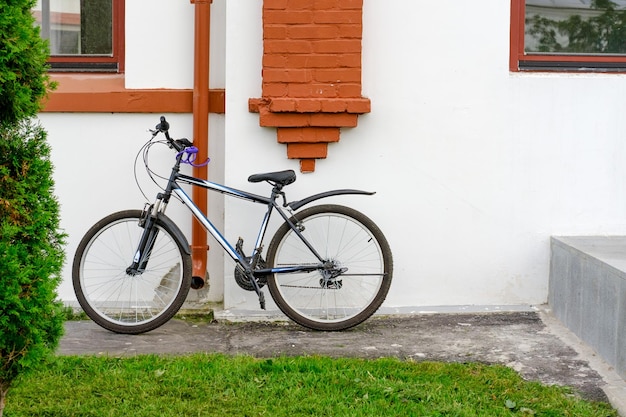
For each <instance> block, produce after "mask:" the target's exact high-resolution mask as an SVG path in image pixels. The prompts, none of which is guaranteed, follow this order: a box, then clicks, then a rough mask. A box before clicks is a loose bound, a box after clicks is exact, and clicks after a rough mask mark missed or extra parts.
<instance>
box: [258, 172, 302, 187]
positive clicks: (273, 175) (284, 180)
mask: <svg viewBox="0 0 626 417" xmlns="http://www.w3.org/2000/svg"><path fill="white" fill-rule="evenodd" d="M295 180H296V173H295V172H294V171H293V170H292V169H288V170H286V171H277V172H266V173H264V174H254V175H250V176H249V177H248V181H249V182H261V181H270V182H273V183H276V184H280V185H283V186H284V185H289V184H291V183H292V182H294V181H295Z"/></svg>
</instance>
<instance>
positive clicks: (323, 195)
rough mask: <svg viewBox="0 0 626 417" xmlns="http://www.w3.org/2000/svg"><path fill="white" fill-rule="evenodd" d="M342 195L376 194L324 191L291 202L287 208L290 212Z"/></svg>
mask: <svg viewBox="0 0 626 417" xmlns="http://www.w3.org/2000/svg"><path fill="white" fill-rule="evenodd" d="M344 194H362V195H374V194H376V192H372V191H363V190H332V191H326V192H323V193H319V194H314V195H312V196H310V197H307V198H303V199H302V200H298V201H292V202H291V203H287V206H288V207H289V208H290V209H292V210H298V209H299V208H300V207H302V206H304V205H307V204H309V203H311V202H313V201H316V200H319V199H321V198H326V197H332V196H335V195H344Z"/></svg>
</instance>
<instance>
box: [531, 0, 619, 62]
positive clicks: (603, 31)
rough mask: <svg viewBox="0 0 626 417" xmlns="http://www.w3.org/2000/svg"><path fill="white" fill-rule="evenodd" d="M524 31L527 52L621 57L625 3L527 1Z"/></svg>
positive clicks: (552, 0)
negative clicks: (585, 4)
mask: <svg viewBox="0 0 626 417" xmlns="http://www.w3.org/2000/svg"><path fill="white" fill-rule="evenodd" d="M581 3H587V7H584V8H581V6H580V5H581ZM575 4H577V5H575ZM525 32H526V33H525V35H526V36H525V38H526V40H525V50H526V51H527V52H539V53H556V54H625V53H626V2H625V1H623V0H621V1H619V3H618V2H616V1H611V0H590V1H589V0H583V1H582V2H581V1H580V0H579V1H576V2H575V3H574V2H572V1H571V0H548V1H546V0H543V1H542V0H527V1H526V30H525Z"/></svg>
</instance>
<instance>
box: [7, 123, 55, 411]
mask: <svg viewBox="0 0 626 417" xmlns="http://www.w3.org/2000/svg"><path fill="white" fill-rule="evenodd" d="M53 186H54V183H53V179H52V164H51V161H50V148H49V146H48V144H47V141H46V132H45V130H44V129H43V128H42V127H41V126H40V125H38V124H37V123H35V122H34V121H32V120H30V119H25V120H23V121H21V122H18V123H16V124H13V125H11V126H7V125H4V126H0V280H1V281H0V416H1V415H2V409H3V407H4V399H5V396H6V393H7V391H8V389H9V387H10V385H11V383H12V382H13V381H14V380H15V379H16V378H17V377H18V376H19V375H21V374H23V373H24V372H26V371H28V370H30V369H32V368H36V366H37V365H38V364H40V363H41V362H42V360H43V359H44V358H45V357H46V356H47V355H48V354H50V353H51V352H52V351H53V350H54V349H55V347H56V346H57V343H58V341H59V339H60V337H61V335H62V331H63V320H64V316H63V306H62V304H61V303H60V302H58V301H56V300H57V294H56V288H57V286H58V284H59V281H60V273H61V268H62V265H63V260H64V251H63V245H64V239H65V235H64V234H63V233H62V231H61V230H60V228H59V204H58V201H57V200H56V197H55V196H54V193H53Z"/></svg>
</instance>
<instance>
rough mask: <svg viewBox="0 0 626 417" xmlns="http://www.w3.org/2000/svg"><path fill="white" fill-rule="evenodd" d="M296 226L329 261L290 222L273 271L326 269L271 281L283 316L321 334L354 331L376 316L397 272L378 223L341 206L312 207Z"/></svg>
mask: <svg viewBox="0 0 626 417" xmlns="http://www.w3.org/2000/svg"><path fill="white" fill-rule="evenodd" d="M290 221H291V222H292V223H293V224H295V225H296V226H297V228H298V230H299V231H300V232H301V234H302V235H303V236H304V238H305V239H306V240H307V241H308V242H309V244H310V245H311V246H312V247H313V248H314V249H315V251H317V253H318V254H319V255H320V256H321V257H322V259H323V262H320V260H319V259H318V258H317V257H316V256H315V255H314V254H313V252H312V251H311V250H310V249H309V248H308V247H307V246H306V245H305V243H304V242H303V241H302V239H300V237H299V236H298V235H297V233H296V232H294V230H293V229H291V227H289V224H288V223H284V224H283V225H282V226H281V227H280V228H279V229H278V230H277V231H276V234H275V235H274V237H273V238H272V241H271V243H270V246H269V248H268V254H267V258H268V259H267V262H268V265H269V267H271V268H286V269H287V268H289V267H298V266H304V267H307V266H309V267H310V266H314V265H322V264H323V265H324V267H320V268H318V269H316V270H315V271H312V272H295V273H293V272H292V273H276V274H273V275H271V276H269V277H268V287H269V290H270V293H271V294H272V298H273V299H274V301H275V302H276V304H277V305H278V307H279V308H280V309H281V310H282V312H283V313H285V314H286V315H287V316H288V317H289V318H291V319H292V320H293V321H295V322H296V323H298V324H300V325H302V326H305V327H308V328H311V329H315V330H344V329H348V328H350V327H353V326H356V325H357V324H359V323H362V322H363V321H365V320H366V319H367V318H368V317H370V316H371V315H372V314H374V312H375V311H376V310H378V308H379V307H380V305H381V304H382V303H383V301H384V300H385V297H386V296H387V292H388V291H389V286H390V285H391V277H392V269H393V260H392V256H391V249H390V248H389V244H388V243H387V240H386V239H385V236H384V235H383V233H382V232H381V231H380V229H379V228H378V227H377V226H376V224H374V222H373V221H372V220H370V219H369V218H368V217H366V216H365V215H363V214H362V213H360V212H358V211H356V210H353V209H351V208H348V207H344V206H338V205H321V206H316V207H311V208H308V209H306V210H303V211H302V212H301V213H299V214H296V215H295V216H293V217H292V218H291V219H290Z"/></svg>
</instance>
